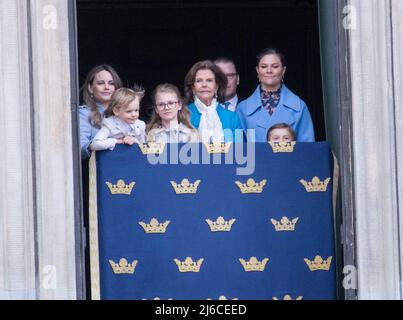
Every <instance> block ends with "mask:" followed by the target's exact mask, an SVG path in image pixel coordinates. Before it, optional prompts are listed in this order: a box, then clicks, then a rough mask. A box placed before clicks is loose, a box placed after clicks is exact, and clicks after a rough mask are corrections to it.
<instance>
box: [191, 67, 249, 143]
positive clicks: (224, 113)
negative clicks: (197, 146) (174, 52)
mask: <svg viewBox="0 0 403 320" xmlns="http://www.w3.org/2000/svg"><path fill="white" fill-rule="evenodd" d="M226 88H227V78H226V76H225V74H224V73H223V72H222V71H221V70H220V69H219V68H218V67H217V66H216V65H215V64H214V63H213V62H212V61H210V60H205V61H199V62H197V63H195V64H194V65H193V66H192V68H191V69H190V70H189V72H188V73H187V75H186V77H185V88H184V96H185V99H184V100H185V104H187V107H188V109H189V111H190V114H191V115H190V122H191V123H192V125H193V126H194V127H195V128H196V129H198V131H199V135H200V139H201V141H202V142H205V143H220V142H230V141H235V142H242V141H243V130H242V127H241V124H240V120H239V117H238V115H237V114H236V113H234V112H231V111H229V110H226V109H224V108H223V107H222V106H221V105H220V103H223V102H224V101H225V98H224V96H225V90H226Z"/></svg>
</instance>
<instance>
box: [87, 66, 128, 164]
mask: <svg viewBox="0 0 403 320" xmlns="http://www.w3.org/2000/svg"><path fill="white" fill-rule="evenodd" d="M121 87H122V81H121V80H120V78H119V76H118V74H117V73H116V71H115V69H113V68H112V67H111V66H109V65H105V64H104V65H99V66H96V67H94V68H92V69H91V70H90V72H88V75H87V78H86V80H85V82H84V85H83V87H82V91H83V100H84V102H85V105H82V106H80V109H79V113H80V147H81V158H82V159H83V160H85V159H88V158H89V157H90V150H89V145H90V144H91V142H92V139H94V137H95V135H96V134H97V132H98V131H99V129H101V124H102V118H103V114H104V111H105V109H106V108H107V107H108V104H109V102H110V100H111V97H112V94H113V93H114V92H115V90H116V89H119V88H121Z"/></svg>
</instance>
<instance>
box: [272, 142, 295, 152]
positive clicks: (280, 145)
mask: <svg viewBox="0 0 403 320" xmlns="http://www.w3.org/2000/svg"><path fill="white" fill-rule="evenodd" d="M295 143H296V142H295V141H291V142H286V141H280V142H269V144H270V145H271V148H272V149H273V152H274V153H279V152H294V146H295Z"/></svg>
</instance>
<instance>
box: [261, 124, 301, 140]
mask: <svg viewBox="0 0 403 320" xmlns="http://www.w3.org/2000/svg"><path fill="white" fill-rule="evenodd" d="M266 140H267V141H268V142H291V141H295V132H294V130H293V129H292V128H291V127H290V126H289V125H288V124H286V123H277V124H275V125H273V126H271V127H270V129H269V130H268V131H267V137H266Z"/></svg>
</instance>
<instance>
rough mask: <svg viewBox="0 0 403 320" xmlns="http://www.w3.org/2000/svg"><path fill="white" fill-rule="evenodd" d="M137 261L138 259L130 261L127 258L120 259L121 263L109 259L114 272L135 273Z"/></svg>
mask: <svg viewBox="0 0 403 320" xmlns="http://www.w3.org/2000/svg"><path fill="white" fill-rule="evenodd" d="M137 263H138V260H134V261H133V262H132V263H129V262H127V260H126V259H125V258H122V259H120V261H119V263H115V262H113V260H109V264H110V265H111V267H112V269H113V273H114V274H133V273H134V269H135V268H136V265H137Z"/></svg>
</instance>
